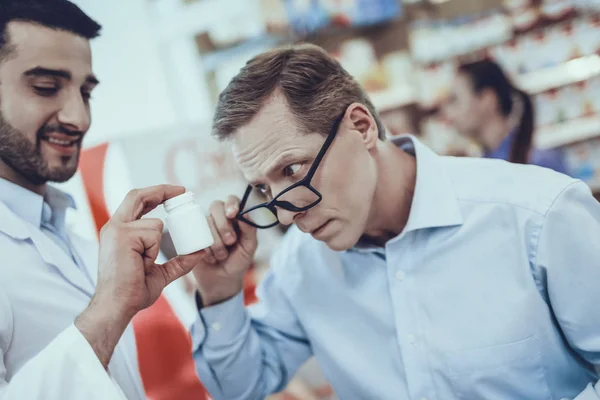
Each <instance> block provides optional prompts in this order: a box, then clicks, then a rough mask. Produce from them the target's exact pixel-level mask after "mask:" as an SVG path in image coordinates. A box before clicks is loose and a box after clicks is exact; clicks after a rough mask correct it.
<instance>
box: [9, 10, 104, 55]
mask: <svg viewBox="0 0 600 400" xmlns="http://www.w3.org/2000/svg"><path fill="white" fill-rule="evenodd" d="M11 21H24V22H31V23H35V24H39V25H42V26H45V27H48V28H52V29H57V30H64V31H67V32H71V33H74V34H76V35H78V36H82V37H84V38H86V39H93V38H95V37H97V36H99V35H100V29H102V27H101V26H100V25H99V24H98V23H97V22H96V21H94V20H93V19H91V18H90V17H89V16H88V15H87V14H86V13H84V12H83V11H81V9H80V8H79V7H78V6H76V5H75V4H73V3H71V2H70V1H68V0H0V60H2V58H4V57H5V56H7V55H8V54H9V53H10V52H11V51H12V50H13V49H12V48H11V46H10V37H9V35H8V32H7V26H8V23H9V22H11Z"/></svg>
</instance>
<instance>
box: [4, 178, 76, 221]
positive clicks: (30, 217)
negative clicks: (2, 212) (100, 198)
mask: <svg viewBox="0 0 600 400" xmlns="http://www.w3.org/2000/svg"><path fill="white" fill-rule="evenodd" d="M0 201H1V202H3V203H4V204H6V206H7V207H8V208H9V209H10V210H11V211H12V212H13V213H15V215H17V216H18V217H19V218H21V219H23V220H25V221H26V222H29V223H30V224H32V225H33V226H35V227H38V228H39V227H40V226H41V223H42V212H43V207H44V201H46V203H48V205H49V206H50V208H51V209H52V212H57V211H61V212H60V214H63V215H64V211H66V209H67V208H75V201H74V200H73V198H72V197H71V196H69V195H68V194H66V193H64V192H62V191H60V190H58V189H56V188H54V187H52V186H49V185H48V186H46V195H45V196H40V195H39V194H37V193H34V192H32V191H30V190H27V189H25V188H23V187H21V186H19V185H17V184H14V183H12V182H9V181H7V180H5V179H2V178H0Z"/></svg>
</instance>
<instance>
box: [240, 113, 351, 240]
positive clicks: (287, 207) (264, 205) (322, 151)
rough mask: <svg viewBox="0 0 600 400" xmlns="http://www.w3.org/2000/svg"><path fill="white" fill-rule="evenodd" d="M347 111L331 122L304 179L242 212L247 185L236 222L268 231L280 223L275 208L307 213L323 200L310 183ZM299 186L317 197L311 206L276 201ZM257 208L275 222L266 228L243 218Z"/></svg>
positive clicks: (248, 189)
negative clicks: (330, 126) (298, 205)
mask: <svg viewBox="0 0 600 400" xmlns="http://www.w3.org/2000/svg"><path fill="white" fill-rule="evenodd" d="M347 109H348V107H345V108H344V111H343V112H342V114H341V115H340V116H338V117H337V118H336V119H335V121H334V122H333V126H332V128H331V130H330V131H329V133H328V134H327V138H326V139H325V143H323V145H322V146H321V149H320V150H319V152H318V153H317V156H316V157H315V160H314V161H313V163H312V165H311V167H310V169H309V170H308V172H307V173H306V176H305V177H304V178H302V179H301V180H299V181H298V182H296V183H294V184H292V185H290V186H288V187H287V188H285V189H283V190H282V191H281V192H279V194H278V195H277V196H275V198H273V199H272V200H271V201H267V202H264V203H261V204H258V205H256V206H254V207H251V208H249V209H248V210H245V211H243V210H244V207H245V206H246V202H247V201H248V198H249V197H250V193H251V192H252V189H253V187H252V185H248V187H247V188H246V192H245V193H244V197H242V201H241V202H240V211H239V212H238V214H237V216H236V219H237V220H238V221H242V222H244V223H246V224H248V225H250V226H253V227H255V228H258V229H269V228H272V227H274V226H277V225H279V223H280V222H279V217H278V216H277V207H280V208H282V209H284V210H286V211H291V212H304V211H308V210H310V209H311V208H313V207H315V206H316V205H317V204H319V203H320V202H321V200H323V195H321V193H319V191H318V190H317V189H316V188H314V187H313V186H312V185H311V184H310V183H311V181H312V179H313V177H314V175H315V173H316V172H317V168H319V165H320V164H321V161H323V158H324V157H325V154H326V153H327V150H329V147H331V143H333V139H335V137H336V135H337V132H338V130H339V128H340V124H341V123H342V120H343V119H344V116H345V115H346V110H347ZM300 186H303V187H305V188H307V189H308V190H310V191H311V192H313V193H314V194H315V195H316V196H317V200H315V201H313V202H312V203H311V204H309V205H307V206H304V207H296V206H295V205H293V204H292V203H290V202H289V201H280V200H277V199H279V198H280V197H281V196H283V195H284V194H286V193H289V192H290V191H292V190H294V189H296V188H298V187H300ZM259 208H266V209H268V210H269V211H270V212H271V213H272V214H273V215H274V216H275V218H276V219H277V221H275V222H274V223H272V224H270V225H268V226H261V225H258V224H256V223H254V222H252V221H251V220H249V219H248V218H245V217H244V215H246V214H248V213H250V212H252V211H255V210H258V209H259Z"/></svg>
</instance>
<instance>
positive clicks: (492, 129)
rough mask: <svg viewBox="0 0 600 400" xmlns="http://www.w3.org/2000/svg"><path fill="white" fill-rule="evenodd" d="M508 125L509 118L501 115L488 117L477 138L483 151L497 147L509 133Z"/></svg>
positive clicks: (509, 127)
mask: <svg viewBox="0 0 600 400" xmlns="http://www.w3.org/2000/svg"><path fill="white" fill-rule="evenodd" d="M510 125H511V124H510V120H509V118H505V117H503V116H501V115H497V116H495V117H493V118H490V119H489V120H488V122H487V123H486V124H485V125H484V126H483V128H482V130H481V135H479V138H478V142H479V144H480V145H481V146H482V147H483V148H484V149H485V151H493V150H495V149H497V148H498V146H500V143H502V141H503V140H504V139H506V137H507V136H508V135H509V134H510V130H511V126H510Z"/></svg>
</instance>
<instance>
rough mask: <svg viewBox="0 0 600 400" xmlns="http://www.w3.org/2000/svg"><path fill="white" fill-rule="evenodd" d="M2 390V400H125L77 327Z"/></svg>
mask: <svg viewBox="0 0 600 400" xmlns="http://www.w3.org/2000/svg"><path fill="white" fill-rule="evenodd" d="M2 370H5V368H4V365H2ZM0 387H1V389H0V399H1V400H22V399H28V400H42V399H43V400H70V399H73V400H78V399H87V400H101V399H117V400H123V399H125V396H124V395H123V392H122V391H121V389H120V388H119V387H118V386H117V385H116V383H115V382H114V381H113V380H112V379H111V378H110V376H109V375H108V373H107V372H106V370H105V369H104V367H103V366H102V364H101V363H100V361H99V360H98V358H97V357H96V354H95V353H94V351H93V350H92V348H91V347H90V345H89V344H88V342H87V341H86V340H85V338H84V337H83V335H82V334H81V333H80V332H79V330H77V328H76V327H75V326H74V325H71V326H70V327H69V328H67V329H66V330H64V331H63V332H62V333H61V334H60V335H59V336H57V337H56V338H55V339H54V340H53V341H52V342H51V343H50V344H49V345H48V346H47V347H46V348H44V350H42V351H41V352H40V353H39V354H38V355H37V356H36V357H35V358H33V359H31V360H29V362H27V364H25V366H24V367H23V368H22V369H21V370H20V371H19V372H17V373H16V374H15V375H14V376H13V377H12V379H11V380H10V382H6V381H5V380H2V381H1V382H0Z"/></svg>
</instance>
